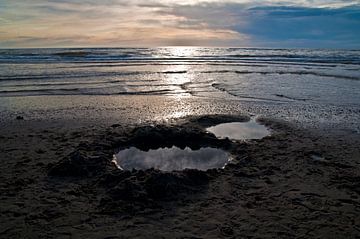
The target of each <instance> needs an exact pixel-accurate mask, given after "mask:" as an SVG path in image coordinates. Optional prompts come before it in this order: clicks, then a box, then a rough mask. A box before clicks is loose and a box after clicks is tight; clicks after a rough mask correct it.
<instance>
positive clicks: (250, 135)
mask: <svg viewBox="0 0 360 239" xmlns="http://www.w3.org/2000/svg"><path fill="white" fill-rule="evenodd" d="M206 130H207V131H209V132H211V133H213V134H214V135H215V136H216V137H218V138H229V139H233V140H247V139H262V138H264V137H266V136H268V135H270V131H269V130H268V129H267V128H266V127H265V126H264V125H261V124H259V123H257V122H256V120H255V119H252V120H250V121H249V122H232V123H225V124H219V125H216V126H213V127H210V128H207V129H206Z"/></svg>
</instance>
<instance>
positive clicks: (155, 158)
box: [113, 146, 231, 171]
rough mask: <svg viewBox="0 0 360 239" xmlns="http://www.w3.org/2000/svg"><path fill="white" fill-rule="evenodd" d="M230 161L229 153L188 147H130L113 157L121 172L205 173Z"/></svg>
mask: <svg viewBox="0 0 360 239" xmlns="http://www.w3.org/2000/svg"><path fill="white" fill-rule="evenodd" d="M230 159H231V157H230V155H229V153H227V152H225V151H223V150H220V149H216V148H201V149H199V150H192V149H190V148H189V147H186V148H185V149H180V148H178V147H175V146H174V147H172V148H160V149H156V150H149V151H142V150H140V149H137V148H135V147H131V148H128V149H125V150H121V151H120V152H119V153H117V154H116V155H114V160H113V162H114V163H115V164H116V166H117V167H118V168H119V169H122V170H132V169H137V170H145V169H150V168H155V169H159V170H162V171H175V170H184V169H198V170H202V171H205V170H208V169H213V168H224V167H225V166H226V164H227V163H228V162H229V161H230Z"/></svg>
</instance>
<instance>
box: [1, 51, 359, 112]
mask: <svg viewBox="0 0 360 239" xmlns="http://www.w3.org/2000/svg"><path fill="white" fill-rule="evenodd" d="M43 95H46V96H52V95H54V96H63V95H95V96H96V95H161V96H173V97H199V98H205V99H206V98H208V99H231V100H240V101H263V102H264V101H265V102H286V103H292V102H297V103H299V102H300V103H303V104H321V105H336V106H340V107H341V106H343V105H345V106H355V107H357V106H359V105H360V50H323V49H264V48H259V49H258V48H206V47H162V48H77V49H75V48H71V49H65V48H62V49H0V97H19V96H21V97H23V96H43Z"/></svg>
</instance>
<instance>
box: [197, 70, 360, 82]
mask: <svg viewBox="0 0 360 239" xmlns="http://www.w3.org/2000/svg"><path fill="white" fill-rule="evenodd" d="M199 73H204V74H226V73H233V74H262V75H274V74H278V75H313V76H321V77H332V78H339V79H346V80H360V77H358V76H348V75H336V74H327V73H322V72H310V71H236V70H235V71H234V70H218V71H200V72H199Z"/></svg>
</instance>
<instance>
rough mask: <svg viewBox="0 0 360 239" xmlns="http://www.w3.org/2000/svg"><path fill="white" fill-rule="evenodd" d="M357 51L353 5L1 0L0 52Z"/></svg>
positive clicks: (306, 0) (344, 0) (358, 29)
mask: <svg viewBox="0 0 360 239" xmlns="http://www.w3.org/2000/svg"><path fill="white" fill-rule="evenodd" d="M137 46H221V47H223V46H224V47H226V46H233V47H276V48H351V49H360V0H297V1H293V0H285V1H284V0H263V1H260V0H183V1H175V0H150V1H149V0H147V1H146V0H133V1H131V0H101V1H100V0H48V1H43V0H0V48H28V47H137Z"/></svg>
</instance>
